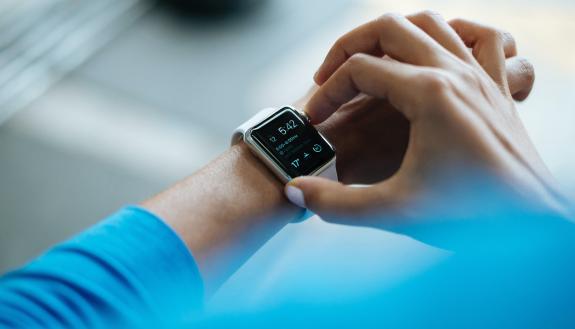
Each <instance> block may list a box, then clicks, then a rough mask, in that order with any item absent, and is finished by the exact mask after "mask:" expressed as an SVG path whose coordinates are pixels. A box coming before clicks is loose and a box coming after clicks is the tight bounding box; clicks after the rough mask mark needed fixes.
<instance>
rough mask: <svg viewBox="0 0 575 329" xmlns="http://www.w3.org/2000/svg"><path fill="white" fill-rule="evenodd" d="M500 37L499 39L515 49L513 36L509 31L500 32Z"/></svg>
mask: <svg viewBox="0 0 575 329" xmlns="http://www.w3.org/2000/svg"><path fill="white" fill-rule="evenodd" d="M499 33H500V35H501V39H502V40H503V41H504V42H505V43H508V44H510V45H512V46H513V47H515V37H513V34H511V32H509V31H500V32H499Z"/></svg>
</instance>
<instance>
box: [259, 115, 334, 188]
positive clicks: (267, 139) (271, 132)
mask: <svg viewBox="0 0 575 329" xmlns="http://www.w3.org/2000/svg"><path fill="white" fill-rule="evenodd" d="M251 136H252V138H253V140H254V141H255V142H256V143H257V144H258V146H259V147H260V148H261V149H262V150H263V151H264V152H265V153H266V154H267V155H268V156H269V157H270V158H272V159H273V161H274V162H275V163H276V164H277V165H278V166H279V167H280V168H282V169H283V171H284V172H285V173H287V174H288V175H289V176H290V177H291V178H294V177H297V176H305V175H309V174H311V173H313V172H315V171H316V170H318V169H319V168H321V167H322V166H324V165H325V164H326V163H328V162H329V161H330V160H331V159H333V157H334V156H335V151H334V149H333V148H332V147H331V146H330V145H329V144H328V143H327V142H326V141H325V139H324V138H323V137H322V136H321V135H320V134H319V132H318V131H317V130H316V129H315V128H314V127H313V126H312V125H311V124H310V123H309V122H308V121H307V120H304V119H303V118H301V117H300V116H299V115H298V114H297V112H296V111H295V110H294V109H292V108H289V107H284V108H282V109H281V110H279V111H278V112H276V113H275V114H274V115H272V116H271V117H270V118H269V119H267V120H265V121H264V122H262V123H260V124H259V125H257V126H255V127H254V128H252V130H251Z"/></svg>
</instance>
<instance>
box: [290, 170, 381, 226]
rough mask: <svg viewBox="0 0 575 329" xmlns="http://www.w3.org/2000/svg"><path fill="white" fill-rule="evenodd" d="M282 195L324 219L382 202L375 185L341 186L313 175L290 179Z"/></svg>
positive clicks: (355, 211)
mask: <svg viewBox="0 0 575 329" xmlns="http://www.w3.org/2000/svg"><path fill="white" fill-rule="evenodd" d="M285 195H286V197H287V198H288V199H289V200H290V201H291V202H292V203H293V204H295V205H297V206H299V207H302V208H307V209H309V210H311V211H313V212H315V213H316V214H318V215H320V216H321V217H322V218H324V219H330V218H337V217H342V216H343V217H346V216H347V215H358V214H360V213H364V212H366V211H368V210H372V209H374V208H377V206H378V205H381V204H382V201H384V199H385V198H384V195H383V193H381V189H380V188H379V185H362V186H358V185H355V186H354V185H344V184H341V183H339V182H335V181H332V180H329V179H325V178H321V177H316V176H302V177H298V178H295V179H293V180H292V181H290V182H289V183H288V184H287V185H286V187H285Z"/></svg>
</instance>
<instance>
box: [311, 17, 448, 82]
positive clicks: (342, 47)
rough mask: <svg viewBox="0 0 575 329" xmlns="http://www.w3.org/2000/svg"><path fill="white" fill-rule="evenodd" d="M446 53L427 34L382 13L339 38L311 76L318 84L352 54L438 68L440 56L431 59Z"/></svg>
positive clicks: (412, 25)
mask: <svg viewBox="0 0 575 329" xmlns="http://www.w3.org/2000/svg"><path fill="white" fill-rule="evenodd" d="M442 50H443V51H445V49H443V48H442V47H441V46H440V45H439V44H438V43H437V42H435V41H434V40H433V39H432V38H431V37H429V35H427V34H426V33H425V32H424V31H422V30H421V29H420V28H418V27H417V26H416V25H414V24H413V23H411V22H410V21H409V20H408V19H407V18H405V17H403V16H401V15H395V14H385V15H383V16H381V17H380V18H378V19H376V20H373V21H371V22H368V23H366V24H363V25H361V26H359V27H357V28H355V29H353V30H352V31H351V32H348V33H346V34H345V35H343V36H342V37H341V38H339V39H338V40H337V41H336V42H335V44H334V45H333V46H332V47H331V49H330V50H329V52H328V54H327V56H326V57H325V60H324V62H323V63H322V65H321V66H320V68H319V69H318V71H317V73H316V74H315V76H314V79H315V81H316V83H317V84H319V85H321V84H323V83H324V82H325V81H327V79H328V78H329V77H330V76H331V75H332V74H333V73H334V72H335V71H336V70H337V69H338V67H340V66H341V65H342V64H343V63H345V61H346V60H347V59H348V58H350V57H351V56H352V55H353V54H357V53H365V54H369V55H373V56H378V57H381V56H383V55H388V56H389V57H392V58H394V59H397V60H399V61H401V62H405V63H410V64H416V65H425V66H438V65H439V64H440V62H441V60H442V58H443V56H430V55H429V54H433V53H436V52H437V51H442Z"/></svg>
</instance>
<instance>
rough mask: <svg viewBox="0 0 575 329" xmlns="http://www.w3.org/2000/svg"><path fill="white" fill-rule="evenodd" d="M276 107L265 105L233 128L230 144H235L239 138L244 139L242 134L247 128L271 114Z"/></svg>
mask: <svg viewBox="0 0 575 329" xmlns="http://www.w3.org/2000/svg"><path fill="white" fill-rule="evenodd" d="M275 111H277V109H275V108H273V107H267V108H265V109H263V110H261V111H259V112H258V113H256V114H255V115H254V116H253V117H251V118H250V119H249V120H248V121H246V122H244V123H242V124H241V125H240V126H239V127H237V128H236V130H234V134H233V135H232V145H235V144H237V143H238V142H240V141H241V140H243V139H244V134H245V133H246V131H248V129H250V128H251V127H253V126H255V125H257V124H258V123H260V122H262V121H264V120H265V119H267V118H268V117H269V116H270V115H272V114H273V113H274V112H275Z"/></svg>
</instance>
